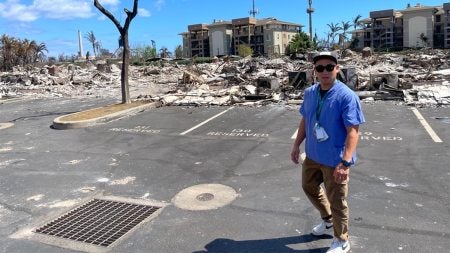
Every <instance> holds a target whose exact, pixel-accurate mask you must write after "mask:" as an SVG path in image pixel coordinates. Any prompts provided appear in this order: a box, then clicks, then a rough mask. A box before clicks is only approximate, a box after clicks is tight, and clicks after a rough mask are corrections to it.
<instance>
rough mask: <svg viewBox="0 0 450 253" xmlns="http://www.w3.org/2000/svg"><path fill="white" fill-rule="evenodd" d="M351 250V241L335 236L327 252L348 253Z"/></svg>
mask: <svg viewBox="0 0 450 253" xmlns="http://www.w3.org/2000/svg"><path fill="white" fill-rule="evenodd" d="M349 250H350V242H349V241H348V240H347V241H341V240H339V239H337V238H333V241H332V242H331V246H330V248H329V249H328V250H327V253H347V252H348V251H349Z"/></svg>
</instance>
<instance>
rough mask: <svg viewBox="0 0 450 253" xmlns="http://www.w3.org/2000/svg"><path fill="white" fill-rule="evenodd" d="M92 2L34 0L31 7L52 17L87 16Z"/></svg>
mask: <svg viewBox="0 0 450 253" xmlns="http://www.w3.org/2000/svg"><path fill="white" fill-rule="evenodd" d="M92 6H93V5H92V2H91V1H86V0H34V2H33V5H32V8H33V9H35V10H36V11H37V12H39V13H41V15H42V16H45V17H47V18H52V19H73V18H89V17H91V16H93V15H94V14H93V13H92Z"/></svg>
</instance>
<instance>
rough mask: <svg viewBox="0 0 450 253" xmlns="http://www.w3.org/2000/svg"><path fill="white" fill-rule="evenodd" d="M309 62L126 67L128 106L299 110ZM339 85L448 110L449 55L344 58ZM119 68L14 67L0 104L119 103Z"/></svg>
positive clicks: (2, 84) (5, 78)
mask: <svg viewBox="0 0 450 253" xmlns="http://www.w3.org/2000/svg"><path fill="white" fill-rule="evenodd" d="M311 55H312V53H311V54H306V55H298V54H297V55H295V57H291V58H288V57H283V58H277V59H267V58H262V57H258V58H251V57H248V58H243V59H239V60H233V59H231V58H229V57H228V58H227V57H226V58H222V59H218V60H216V61H214V62H212V63H202V64H189V65H181V64H178V63H177V61H165V60H164V61H163V60H160V61H159V62H152V64H151V65H148V66H130V69H129V86H130V94H131V98H132V99H152V100H158V101H161V102H162V103H164V104H166V105H230V104H244V105H247V104H266V103H298V102H299V101H301V99H302V95H303V91H304V89H305V88H306V87H307V86H308V85H310V84H312V83H313V82H314V76H313V72H312V69H313V67H312V63H311V61H310V59H311ZM340 55H341V57H340V59H339V63H340V65H341V72H340V74H339V79H340V80H342V81H344V82H345V83H346V84H347V85H348V86H349V87H350V88H352V89H353V90H354V91H355V92H356V93H357V94H358V95H359V97H360V98H361V99H362V100H363V101H364V102H371V101H376V100H396V101H400V102H402V103H406V104H408V105H416V106H445V105H450V83H449V80H450V66H449V63H448V59H449V57H450V54H449V53H447V52H446V51H444V50H419V51H417V50H416V51H404V52H400V53H383V54H381V53H373V52H372V51H371V50H370V48H369V49H367V48H366V49H364V50H363V51H362V52H353V51H351V50H345V51H343V52H342V53H341V54H340ZM120 71H121V70H120V63H116V64H114V63H111V62H110V61H103V60H101V61H97V62H95V63H86V64H83V67H80V66H79V65H76V64H72V63H69V64H60V65H58V66H55V65H53V66H44V67H41V68H37V67H25V68H21V67H16V68H14V69H13V71H11V72H3V73H0V98H1V97H2V96H9V97H15V96H32V97H115V98H120V97H121V94H120V92H121V89H120V85H121V84H120Z"/></svg>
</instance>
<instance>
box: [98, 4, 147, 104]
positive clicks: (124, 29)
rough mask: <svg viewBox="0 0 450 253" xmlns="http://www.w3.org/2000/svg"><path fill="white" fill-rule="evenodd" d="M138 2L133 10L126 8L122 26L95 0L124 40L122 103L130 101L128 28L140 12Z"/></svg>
mask: <svg viewBox="0 0 450 253" xmlns="http://www.w3.org/2000/svg"><path fill="white" fill-rule="evenodd" d="M138 2H139V0H134V5H133V11H129V10H128V9H126V8H125V9H124V11H125V13H126V14H127V19H126V20H125V24H124V25H123V26H122V25H121V24H120V22H119V21H118V20H117V19H116V18H115V17H114V16H113V15H112V14H111V12H109V11H108V10H106V9H105V8H104V7H103V6H102V5H101V4H100V3H99V2H98V0H94V5H95V7H96V8H97V9H98V10H100V12H102V13H103V14H104V15H105V16H107V17H108V18H109V19H110V20H111V21H112V22H113V23H114V25H116V27H117V29H118V30H119V32H120V37H121V38H122V41H123V53H122V73H121V80H120V81H121V87H122V103H123V104H126V103H130V102H131V101H130V90H129V87H128V67H129V65H130V45H129V43H128V28H129V27H130V23H131V20H133V18H134V17H136V15H137V12H138Z"/></svg>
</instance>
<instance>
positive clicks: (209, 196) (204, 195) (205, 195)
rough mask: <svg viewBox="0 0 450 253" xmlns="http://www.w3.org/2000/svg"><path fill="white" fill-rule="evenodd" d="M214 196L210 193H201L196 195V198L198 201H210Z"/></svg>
mask: <svg viewBox="0 0 450 253" xmlns="http://www.w3.org/2000/svg"><path fill="white" fill-rule="evenodd" d="M213 198H214V194H211V193H202V194H200V195H198V196H197V197H196V199H198V200H200V201H210V200H212V199H213Z"/></svg>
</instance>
